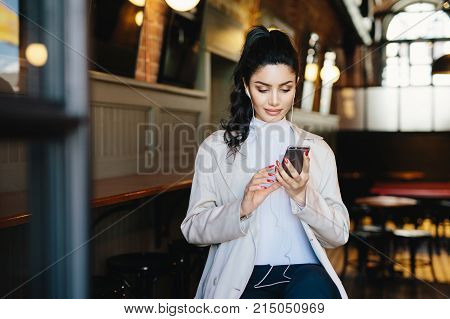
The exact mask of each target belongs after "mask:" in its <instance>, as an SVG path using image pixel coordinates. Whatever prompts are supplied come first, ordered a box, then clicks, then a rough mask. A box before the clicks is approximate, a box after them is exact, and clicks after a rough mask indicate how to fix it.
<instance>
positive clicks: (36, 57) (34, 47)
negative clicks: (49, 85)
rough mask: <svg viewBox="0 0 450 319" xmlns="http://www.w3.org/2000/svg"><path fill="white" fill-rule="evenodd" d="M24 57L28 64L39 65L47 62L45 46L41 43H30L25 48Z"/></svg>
mask: <svg viewBox="0 0 450 319" xmlns="http://www.w3.org/2000/svg"><path fill="white" fill-rule="evenodd" d="M25 57H26V58H27V61H28V62H29V63H30V64H32V65H34V66H37V67H41V66H43V65H45V63H47V58H48V52H47V48H46V47H45V45H43V44H42V43H31V44H29V45H28V46H27V48H26V50H25Z"/></svg>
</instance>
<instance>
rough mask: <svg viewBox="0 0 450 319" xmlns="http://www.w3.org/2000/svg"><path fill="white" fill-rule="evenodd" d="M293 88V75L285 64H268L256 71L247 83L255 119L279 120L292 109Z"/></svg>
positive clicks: (294, 84)
mask: <svg viewBox="0 0 450 319" xmlns="http://www.w3.org/2000/svg"><path fill="white" fill-rule="evenodd" d="M295 86H296V79H295V73H294V72H293V70H292V68H291V67H289V66H287V65H285V64H268V65H265V66H263V67H260V68H259V69H258V70H256V72H255V73H253V75H252V76H251V77H250V83H249V91H250V96H251V99H252V102H253V107H254V108H255V116H256V118H258V119H260V120H263V121H265V122H276V121H279V120H281V119H282V118H283V117H284V116H285V115H286V114H287V113H288V112H289V110H290V109H291V107H292V102H293V99H294V95H295Z"/></svg>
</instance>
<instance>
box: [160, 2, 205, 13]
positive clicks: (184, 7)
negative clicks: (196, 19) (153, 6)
mask: <svg viewBox="0 0 450 319" xmlns="http://www.w3.org/2000/svg"><path fill="white" fill-rule="evenodd" d="M199 2H200V0H166V3H167V5H168V6H169V7H171V8H172V9H174V10H176V11H189V10H191V9H193V8H195V6H196V5H197V4H198V3H199Z"/></svg>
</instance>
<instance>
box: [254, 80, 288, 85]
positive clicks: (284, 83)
mask: <svg viewBox="0 0 450 319" xmlns="http://www.w3.org/2000/svg"><path fill="white" fill-rule="evenodd" d="M255 83H259V84H262V85H265V86H272V85H270V84H268V83H264V82H261V81H255ZM289 83H292V81H286V82H283V83H281V84H280V86H282V85H286V84H289Z"/></svg>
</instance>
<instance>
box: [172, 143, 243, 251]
mask: <svg viewBox="0 0 450 319" xmlns="http://www.w3.org/2000/svg"><path fill="white" fill-rule="evenodd" d="M214 153H215V152H214V148H212V147H210V146H209V145H208V143H206V140H205V141H204V142H203V143H202V144H201V145H200V147H199V150H198V152H197V155H196V158H195V171H194V177H193V181H192V188H191V195H190V199H189V206H188V211H187V214H186V217H185V219H184V220H183V222H182V223H181V231H182V233H183V235H184V237H185V238H186V240H187V241H188V242H189V243H191V244H195V245H197V246H208V245H211V244H218V243H223V242H226V241H230V240H233V239H236V238H239V237H241V236H245V235H246V234H247V232H248V228H249V223H250V221H249V218H247V219H243V220H241V218H240V207H241V202H242V199H239V200H234V201H232V202H228V203H225V204H222V205H219V204H218V203H219V202H220V201H219V200H218V196H217V189H216V187H217V186H216V183H215V181H214V172H215V171H216V170H218V169H219V167H218V161H217V159H216V157H215V154H214ZM250 218H251V217H250Z"/></svg>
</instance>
